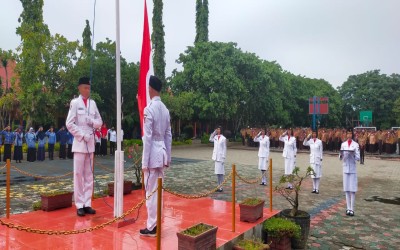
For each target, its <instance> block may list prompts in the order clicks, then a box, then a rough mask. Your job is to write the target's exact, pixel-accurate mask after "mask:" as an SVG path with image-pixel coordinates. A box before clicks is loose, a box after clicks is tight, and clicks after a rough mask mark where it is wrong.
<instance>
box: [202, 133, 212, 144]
mask: <svg viewBox="0 0 400 250" xmlns="http://www.w3.org/2000/svg"><path fill="white" fill-rule="evenodd" d="M209 142H210V135H209V134H207V133H204V134H203V135H202V136H201V143H202V144H208V143H209Z"/></svg>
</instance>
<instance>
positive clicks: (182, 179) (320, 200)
mask: <svg viewBox="0 0 400 250" xmlns="http://www.w3.org/2000/svg"><path fill="white" fill-rule="evenodd" d="M211 153H212V147H211V146H210V145H198V144H195V145H192V146H177V147H174V148H173V163H172V166H171V168H170V169H169V170H168V171H167V172H166V179H165V182H164V184H165V186H166V187H168V188H169V189H171V190H174V191H176V192H179V193H185V194H199V193H203V192H207V191H209V190H211V189H213V188H214V187H215V186H216V177H215V175H214V164H213V162H212V161H211V160H210V157H211ZM270 158H272V159H273V182H274V185H276V183H277V182H278V181H279V178H280V176H281V175H282V174H283V159H282V157H281V153H280V152H271V154H270ZM297 158H298V159H297V165H298V166H300V167H301V168H302V169H305V167H306V166H308V164H307V163H308V153H307V152H304V153H300V154H298V157H297ZM113 159H114V158H113V157H111V156H107V157H104V158H98V159H96V165H101V168H100V167H96V170H95V176H96V188H95V192H96V193H101V192H103V190H104V189H105V188H106V183H107V182H109V181H112V180H113V174H112V173H111V171H112V168H113ZM257 162H258V158H257V151H256V150H255V149H249V148H243V147H242V146H240V145H238V144H232V145H229V147H228V155H227V163H226V174H227V175H228V174H229V173H230V171H231V165H232V164H233V163H235V164H236V168H237V171H238V173H239V174H240V175H241V176H243V177H244V178H247V179H256V178H258V177H259V175H260V173H259V171H258V170H257V166H256V164H257ZM365 163H366V164H365V165H358V176H359V192H357V194H356V205H355V213H356V215H355V216H354V217H347V216H345V214H344V213H345V208H346V207H345V197H344V195H343V192H342V172H341V163H340V161H339V160H338V158H337V155H336V154H332V155H329V154H326V155H325V156H324V161H323V176H322V178H321V187H320V194H319V195H316V194H311V189H312V188H311V187H312V184H311V179H308V180H306V181H305V182H304V184H303V186H302V192H301V197H300V209H301V210H305V211H307V212H309V213H310V214H311V231H310V237H309V240H308V247H309V249H400V226H399V225H400V185H399V183H400V161H398V158H390V159H387V160H386V159H375V158H372V157H368V156H367V158H366V160H365ZM13 165H15V163H13ZM15 166H17V167H18V168H20V169H21V170H24V171H27V172H31V173H35V174H37V175H47V176H48V175H53V176H57V175H61V174H65V173H68V172H69V171H71V170H72V161H71V160H54V161H48V160H46V161H44V162H35V163H26V162H25V163H22V164H17V165H15ZM125 167H129V165H128V163H126V166H125ZM2 173H4V169H0V197H5V187H4V175H3V174H2ZM12 173H13V175H12V177H13V178H12V180H13V183H14V184H13V185H12V203H11V206H12V212H13V213H22V212H26V211H31V209H32V208H31V207H32V203H33V202H34V201H37V200H39V199H40V193H41V192H44V191H49V190H72V189H73V187H72V176H69V177H66V178H63V179H61V180H58V181H53V180H37V181H35V180H34V178H24V177H23V176H22V175H21V174H19V173H17V172H15V171H13V172H12ZM125 178H128V179H133V172H132V170H127V171H125ZM18 180H19V181H20V182H17V181H18ZM21 180H23V181H21ZM236 182H237V187H236V192H237V194H236V197H237V201H238V202H239V201H241V200H243V199H244V198H246V197H249V196H256V197H260V198H264V199H265V200H266V204H265V206H269V197H268V187H264V186H260V185H258V183H257V184H254V185H250V184H246V183H243V182H242V181H240V180H238V179H237V181H236ZM230 185H231V182H230V180H229V181H228V182H227V183H226V185H225V187H224V192H222V193H213V194H211V195H210V196H211V197H212V198H213V199H218V200H227V201H231V187H230ZM4 202H5V201H4V199H1V200H0V216H1V217H2V216H4V212H5V203H4ZM273 207H274V209H285V208H289V203H288V202H287V201H286V200H285V199H284V198H282V197H281V196H280V195H279V194H277V193H274V196H273ZM127 209H128V208H127Z"/></svg>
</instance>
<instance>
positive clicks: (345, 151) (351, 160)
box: [339, 128, 360, 216]
mask: <svg viewBox="0 0 400 250" xmlns="http://www.w3.org/2000/svg"><path fill="white" fill-rule="evenodd" d="M353 136H354V134H353V129H352V128H349V129H347V131H346V137H347V141H344V142H343V143H342V146H341V147H340V154H339V159H340V160H341V161H343V191H344V192H345V193H346V203H347V209H346V215H348V216H354V203H355V199H356V192H357V188H358V183H357V163H356V161H360V147H359V145H358V143H357V142H355V141H353Z"/></svg>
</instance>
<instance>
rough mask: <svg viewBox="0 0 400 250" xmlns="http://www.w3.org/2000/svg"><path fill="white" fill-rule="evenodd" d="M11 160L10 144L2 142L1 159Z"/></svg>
mask: <svg viewBox="0 0 400 250" xmlns="http://www.w3.org/2000/svg"><path fill="white" fill-rule="evenodd" d="M7 159H10V160H11V144H4V155H3V161H7Z"/></svg>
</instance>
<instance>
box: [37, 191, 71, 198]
mask: <svg viewBox="0 0 400 250" xmlns="http://www.w3.org/2000/svg"><path fill="white" fill-rule="evenodd" d="M68 193H71V191H64V190H59V191H50V192H45V193H41V194H40V195H42V196H47V197H49V196H56V195H61V194H68Z"/></svg>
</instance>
